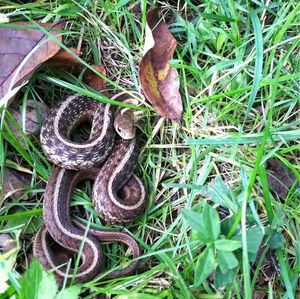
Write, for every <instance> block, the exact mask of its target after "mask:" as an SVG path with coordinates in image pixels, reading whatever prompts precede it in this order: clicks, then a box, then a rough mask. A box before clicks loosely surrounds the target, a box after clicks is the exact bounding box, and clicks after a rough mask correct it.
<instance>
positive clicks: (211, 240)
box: [182, 177, 266, 288]
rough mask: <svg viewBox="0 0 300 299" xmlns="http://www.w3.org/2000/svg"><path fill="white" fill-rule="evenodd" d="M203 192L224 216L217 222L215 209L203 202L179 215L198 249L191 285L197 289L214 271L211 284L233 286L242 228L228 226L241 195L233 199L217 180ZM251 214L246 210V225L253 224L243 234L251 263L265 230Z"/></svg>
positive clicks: (238, 266)
mask: <svg viewBox="0 0 300 299" xmlns="http://www.w3.org/2000/svg"><path fill="white" fill-rule="evenodd" d="M204 193H205V194H206V195H207V196H208V197H209V198H210V199H211V200H212V201H213V202H214V203H215V204H217V205H218V206H220V207H222V208H225V211H226V212H227V211H228V216H225V217H224V219H223V220H221V219H220V217H219V214H218V212H217V210H216V209H215V208H213V207H211V206H210V205H209V204H208V203H207V202H205V201H203V202H200V203H198V204H197V205H195V207H194V210H187V209H183V210H182V214H183V216H184V218H185V219H186V221H187V222H188V224H189V225H190V226H191V228H192V236H191V238H192V240H193V241H199V243H198V245H197V246H198V248H199V246H200V250H201V253H200V254H198V255H196V258H195V260H196V264H195V270H194V285H195V287H199V286H200V285H201V284H202V283H203V282H204V281H205V280H206V279H207V278H208V276H209V275H211V274H212V273H213V272H214V271H215V275H214V285H215V287H217V288H218V287H222V286H225V285H228V284H231V283H233V280H234V278H235V276H236V273H237V271H238V269H239V268H242V264H243V255H242V248H243V242H242V228H241V227H240V225H237V226H236V229H235V230H232V227H235V226H234V223H235V219H236V217H237V215H238V213H239V212H238V211H239V210H240V209H241V202H240V200H241V198H242V197H243V196H242V194H243V192H242V193H241V194H240V195H239V196H238V197H237V198H235V197H234V196H233V194H232V193H231V192H230V191H229V190H227V187H226V185H225V184H224V182H223V181H222V180H221V178H219V177H217V179H216V180H215V181H214V182H212V183H210V184H209V185H208V186H207V187H206V188H205V190H204ZM250 206H251V204H250ZM247 212H248V211H247ZM251 212H252V214H251ZM255 213H256V212H255V210H254V209H251V208H250V211H249V213H248V214H247V217H248V219H247V220H248V221H247V223H249V224H250V225H251V224H253V225H251V226H250V225H249V227H248V228H247V229H246V231H245V232H244V233H243V234H245V235H246V247H247V248H246V249H247V256H248V259H249V261H251V262H253V261H254V260H255V258H256V256H257V252H258V250H259V247H260V245H261V243H262V240H263V237H264V235H265V231H266V230H265V228H264V227H263V226H262V224H261V223H260V221H259V218H257V217H256V216H257V215H256V214H255ZM256 221H258V223H256Z"/></svg>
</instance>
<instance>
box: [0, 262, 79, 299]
mask: <svg viewBox="0 0 300 299" xmlns="http://www.w3.org/2000/svg"><path fill="white" fill-rule="evenodd" d="M1 268H2V270H3V267H1ZM8 279H9V282H7V284H6V286H7V287H6V290H5V292H3V293H2V294H1V295H0V298H1V299H2V298H11V296H15V297H14V298H18V299H32V298H35V299H77V298H78V296H79V293H80V286H79V285H76V286H71V287H69V288H63V289H62V290H60V291H58V286H57V283H56V281H55V278H54V274H53V273H48V272H46V271H45V270H43V268H42V266H41V264H40V262H39V261H38V260H37V259H33V260H32V262H31V265H30V267H29V268H28V269H27V271H26V272H25V273H24V274H23V275H22V276H21V277H20V276H19V275H18V274H17V273H15V272H14V271H13V270H12V269H11V271H9V273H8Z"/></svg>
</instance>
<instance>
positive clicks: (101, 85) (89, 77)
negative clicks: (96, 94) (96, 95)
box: [84, 64, 106, 91]
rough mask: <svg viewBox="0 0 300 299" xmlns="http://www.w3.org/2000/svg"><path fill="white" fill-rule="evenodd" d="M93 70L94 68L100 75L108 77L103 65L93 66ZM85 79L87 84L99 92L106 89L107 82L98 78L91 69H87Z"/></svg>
mask: <svg viewBox="0 0 300 299" xmlns="http://www.w3.org/2000/svg"><path fill="white" fill-rule="evenodd" d="M91 67H92V68H94V69H95V70H96V71H98V72H99V73H101V74H103V75H104V76H106V70H105V68H104V66H103V65H102V64H99V65H91ZM84 79H85V82H86V83H87V84H88V85H89V86H91V87H93V88H94V89H95V90H97V91H101V90H104V89H105V88H106V81H105V80H104V79H103V78H101V77H100V76H98V75H97V74H96V73H94V72H93V71H91V70H90V69H87V70H86V72H85V74H84Z"/></svg>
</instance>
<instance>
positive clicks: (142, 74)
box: [139, 9, 183, 122]
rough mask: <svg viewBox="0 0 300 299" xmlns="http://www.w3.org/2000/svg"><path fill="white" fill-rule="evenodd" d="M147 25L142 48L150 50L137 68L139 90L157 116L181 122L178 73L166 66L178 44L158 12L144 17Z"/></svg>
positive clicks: (149, 13)
mask: <svg viewBox="0 0 300 299" xmlns="http://www.w3.org/2000/svg"><path fill="white" fill-rule="evenodd" d="M147 24H148V26H149V28H150V29H151V30H150V32H149V34H148V35H147V36H146V41H145V46H146V48H147V49H149V48H150V49H149V50H148V51H147V52H146V54H145V55H144V57H143V58H142V60H141V62H140V66H139V78H140V81H141V87H142V89H143V91H144V93H145V95H146V97H147V99H148V100H149V102H150V103H151V104H152V105H153V107H154V109H155V110H156V112H157V113H158V114H160V115H161V116H163V117H165V118H169V119H173V120H177V121H178V122H180V119H181V115H182V110H183V108H182V100H181V96H180V93H179V80H178V79H177V76H178V72H177V70H176V69H175V68H172V67H170V64H169V61H170V60H171V59H172V58H173V54H174V51H175V48H176V46H177V42H176V40H175V38H174V37H173V35H172V34H171V33H170V31H169V29H168V26H167V25H166V24H165V23H164V22H162V21H161V20H160V17H159V9H153V10H151V11H149V12H148V13H147ZM147 40H148V42H147ZM149 41H150V46H149Z"/></svg>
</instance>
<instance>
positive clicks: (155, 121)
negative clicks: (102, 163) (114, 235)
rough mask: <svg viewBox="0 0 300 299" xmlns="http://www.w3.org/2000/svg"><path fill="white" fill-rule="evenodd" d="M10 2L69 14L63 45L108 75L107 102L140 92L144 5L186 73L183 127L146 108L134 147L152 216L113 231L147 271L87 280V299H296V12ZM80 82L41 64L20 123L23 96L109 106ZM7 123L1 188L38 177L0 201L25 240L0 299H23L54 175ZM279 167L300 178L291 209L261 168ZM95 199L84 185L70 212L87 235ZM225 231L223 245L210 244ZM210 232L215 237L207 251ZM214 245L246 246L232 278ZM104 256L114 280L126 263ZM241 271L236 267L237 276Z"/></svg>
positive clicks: (39, 15) (286, 6)
mask: <svg viewBox="0 0 300 299" xmlns="http://www.w3.org/2000/svg"><path fill="white" fill-rule="evenodd" d="M15 2H16V1H13V2H11V1H5V0H3V1H2V2H1V5H2V6H1V7H0V13H4V14H7V16H9V17H10V18H11V20H12V21H28V20H30V21H31V22H36V21H37V20H39V19H42V20H44V21H48V22H54V21H57V20H59V19H61V18H62V17H65V18H66V19H67V22H66V24H65V28H64V30H63V36H64V41H63V45H64V46H65V47H70V46H73V47H75V48H76V47H77V46H78V45H81V46H80V49H81V51H82V52H83V53H84V54H83V56H82V57H81V58H78V59H79V60H80V61H83V62H84V65H85V67H88V68H90V66H89V64H93V63H99V62H100V63H102V64H104V66H105V68H106V70H107V75H108V78H109V79H110V81H109V82H108V87H109V89H110V91H111V92H117V91H126V92H127V93H131V92H135V91H139V90H140V84H139V80H138V64H139V61H140V60H141V58H142V51H143V44H144V37H145V25H146V12H147V11H148V10H149V9H150V8H153V7H154V6H161V7H162V8H163V12H164V13H165V16H166V17H167V19H171V20H172V22H170V30H171V32H172V33H173V35H174V36H175V37H176V39H177V40H178V43H179V44H178V47H177V48H176V52H175V55H174V59H173V60H172V61H171V65H172V66H173V67H176V68H177V69H178V72H179V79H180V82H181V84H180V92H181V95H182V99H183V102H184V115H183V118H182V122H181V126H179V125H178V124H177V123H175V122H170V121H167V120H162V119H160V118H159V117H158V116H157V115H156V114H155V112H154V111H153V109H152V108H151V107H150V105H149V104H145V103H143V102H141V105H140V106H139V109H140V110H141V111H140V112H139V114H138V117H139V123H138V127H139V133H138V139H139V142H140V144H141V147H142V150H141V155H140V158H139V162H138V165H137V170H136V171H137V173H138V174H139V175H140V177H141V178H142V179H143V181H144V183H145V186H146V188H147V191H148V192H147V193H148V205H147V210H146V212H145V214H144V215H143V217H141V218H140V219H139V220H138V221H136V222H134V223H132V224H130V225H129V226H128V227H126V228H122V227H116V228H118V229H120V230H121V229H124V230H126V231H129V232H130V233H131V234H132V235H133V236H134V237H135V238H136V240H137V241H138V242H139V244H140V246H141V248H142V251H143V256H142V257H141V266H140V268H139V271H138V273H136V274H133V275H131V276H129V277H124V278H120V279H114V280H108V281H100V280H98V279H95V280H93V281H91V282H89V283H85V284H83V285H82V286H81V291H80V292H81V295H80V296H81V297H82V298H93V297H94V296H96V295H97V294H99V295H101V296H102V297H101V298H106V296H111V297H113V298H263V296H265V297H268V298H297V296H299V288H298V286H299V281H298V279H299V270H300V269H299V265H300V250H299V248H300V246H299V244H300V236H299V193H297V184H299V180H300V175H299V169H300V166H299V149H300V145H299V136H300V129H299V123H300V121H299V99H300V82H299V78H300V54H299V53H300V51H299V50H300V45H299V44H300V35H299V24H300V4H298V1H286V2H283V1H266V2H262V1H259V0H255V1H251V2H250V1H247V2H246V1H224V0H216V1H207V0H205V1H202V2H201V4H199V3H198V1H185V2H183V1H169V2H162V1H160V2H159V1H157V2H155V3H154V2H150V1H149V2H148V3H147V1H71V0H70V1H51V2H50V3H47V2H43V1H37V2H36V3H34V4H17V3H15ZM82 76H83V71H82V69H81V70H67V69H57V68H50V67H48V66H46V65H44V66H42V67H41V68H40V69H39V70H38V71H37V72H36V73H35V74H34V75H33V76H32V78H31V79H30V81H29V82H28V84H27V85H26V86H25V87H24V88H23V89H22V92H21V93H19V95H18V97H17V98H18V100H19V102H20V103H21V104H22V105H23V109H22V111H23V113H24V115H26V103H27V100H29V99H33V100H34V101H35V102H45V103H46V104H48V105H49V106H51V105H53V104H54V103H56V102H58V101H60V100H62V99H64V98H65V97H66V96H67V95H69V94H72V93H73V92H80V93H83V94H86V95H89V96H91V97H94V98H96V99H98V100H100V101H109V99H108V98H106V97H104V96H100V95H99V94H97V93H95V92H94V91H93V90H91V89H87V88H86V87H85V85H84V84H83V82H82ZM133 96H134V97H136V95H135V94H133ZM138 98H139V97H138ZM2 113H3V111H2ZM2 116H3V117H2V119H1V131H0V163H1V179H2V182H3V180H4V179H5V174H4V173H5V169H6V168H14V169H17V170H20V171H22V172H26V173H29V174H30V177H31V184H30V186H28V188H27V189H25V190H24V194H23V195H25V194H30V193H32V191H34V190H36V192H35V193H33V195H32V196H31V199H30V200H29V201H24V200H22V198H23V196H22V195H20V196H18V197H17V198H11V199H6V200H5V201H4V200H1V210H0V229H1V232H8V233H10V234H11V235H12V236H13V237H14V238H15V239H16V240H17V241H18V247H17V248H18V249H17V250H13V251H11V252H10V253H9V254H6V255H3V256H1V258H0V262H1V270H0V271H2V272H1V274H0V275H3V276H2V277H4V278H5V279H6V280H5V281H6V282H7V284H8V286H9V288H8V291H6V293H3V294H2V295H0V298H7V297H9V294H10V295H13V294H14V293H16V292H18V291H19V290H20V286H19V282H18V281H19V276H20V275H22V273H24V272H25V271H26V269H28V267H29V260H30V255H31V252H32V248H31V245H32V240H33V238H34V235H35V232H36V231H37V229H38V227H39V225H40V224H41V223H42V216H41V214H42V210H41V208H42V194H43V189H44V185H43V183H45V182H47V180H48V179H49V176H50V175H51V171H52V166H51V165H50V164H49V162H47V160H46V159H45V157H44V155H43V153H42V152H41V149H40V147H39V144H38V137H37V136H34V137H32V138H29V137H28V135H26V134H24V132H25V131H26V128H25V127H24V122H23V127H20V131H21V132H23V134H22V136H21V137H20V138H17V137H16V136H14V134H13V133H12V131H11V130H10V128H9V126H8V121H9V120H10V121H12V122H13V119H11V116H10V114H9V113H8V112H6V113H5V116H4V114H2ZM272 157H275V158H277V159H279V160H280V161H282V163H283V164H284V165H286V166H287V167H288V168H289V169H290V170H291V171H292V172H293V173H294V175H295V178H296V180H295V182H294V184H293V186H292V187H291V190H290V192H289V193H288V195H287V197H286V198H285V199H280V198H279V197H278V195H277V194H275V193H273V192H272V190H271V189H270V186H269V184H268V180H267V176H268V170H267V169H266V167H265V162H266V161H267V160H268V159H270V158H272ZM298 188H299V187H298ZM90 190H91V186H90V184H89V183H86V184H84V185H83V186H82V188H80V189H78V190H77V191H76V192H75V194H74V195H73V202H72V206H76V205H77V206H78V205H80V206H84V207H85V208H86V209H87V210H88V211H89V212H90V214H91V225H95V226H96V227H101V220H100V218H99V216H98V215H97V214H96V213H95V212H94V210H93V209H92V205H91V203H90ZM203 202H207V203H208V205H209V207H210V208H212V209H213V210H214V211H217V212H218V215H219V216H218V217H219V218H216V219H219V220H216V221H214V222H213V223H211V226H209V223H210V221H211V218H210V217H208V218H205V217H206V216H205V215H206V212H205V211H206V209H207V208H204V207H203ZM183 209H184V210H185V211H187V212H186V213H187V216H185V214H183V213H182V210H183ZM189 212H191V213H196V214H197V215H198V217H195V219H196V226H195V223H194V222H193V221H192V220H191V219H193V218H191V215H194V214H189ZM211 213H213V212H211ZM199 219H200V220H199ZM201 219H204V220H202V221H201ZM214 219H215V218H214ZM198 220H199V221H198ZM218 221H219V222H220V234H218V235H216V234H214V235H210V233H209V232H210V231H211V229H212V228H213V227H214V225H218V223H219V222H218ZM197 223H198V224H197ZM216 223H217V224H216ZM197 225H198V226H197ZM191 228H192V229H191ZM197 229H199V231H197ZM205 232H206V233H207V236H208V237H207V239H205V240H204V239H203V235H205ZM220 240H226V242H227V246H229V244H236V243H230V241H231V242H232V241H235V242H240V243H239V244H241V248H239V249H235V248H233V247H230V250H228V248H226V250H227V251H226V250H225V251H224V252H227V254H225V256H230V258H231V263H228V264H227V267H228V269H227V268H226V269H227V270H226V271H227V272H226V275H224V273H222V271H220V269H224V268H222V267H225V264H226V263H225V262H226V258H225V261H224V260H222V252H223V250H224V246H223V247H220V244H223V243H222V242H224V241H220ZM223 245H224V244H223ZM103 248H104V250H105V252H106V269H112V268H113V267H117V265H118V263H120V262H126V258H124V257H125V256H126V252H125V250H124V249H123V248H122V247H120V246H118V245H117V244H113V245H111V246H110V245H109V246H108V245H104V246H103ZM205 248H208V249H207V250H206V249H205ZM228 252H230V253H228ZM202 253H205V254H206V255H205V257H206V259H205V262H206V265H207V266H206V267H208V268H209V267H210V265H211V267H212V268H213V274H212V275H209V276H207V277H205V279H204V280H200V278H199V277H201V276H199V275H203V276H205V273H203V270H204V269H205V267H203V266H202V261H201V258H200V257H201V255H202ZM202 256H203V255H202ZM270 256H271V257H272V258H270ZM256 257H257V258H256ZM235 260H237V261H238V266H234V267H233V268H232V267H231V266H232V265H233V264H235V263H236V262H235ZM233 261H234V262H233ZM224 263H225V264H224ZM195 273H197V275H196V276H197V277H195ZM209 274H210V273H209ZM44 298H46V297H44ZM70 298H75V297H70Z"/></svg>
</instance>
